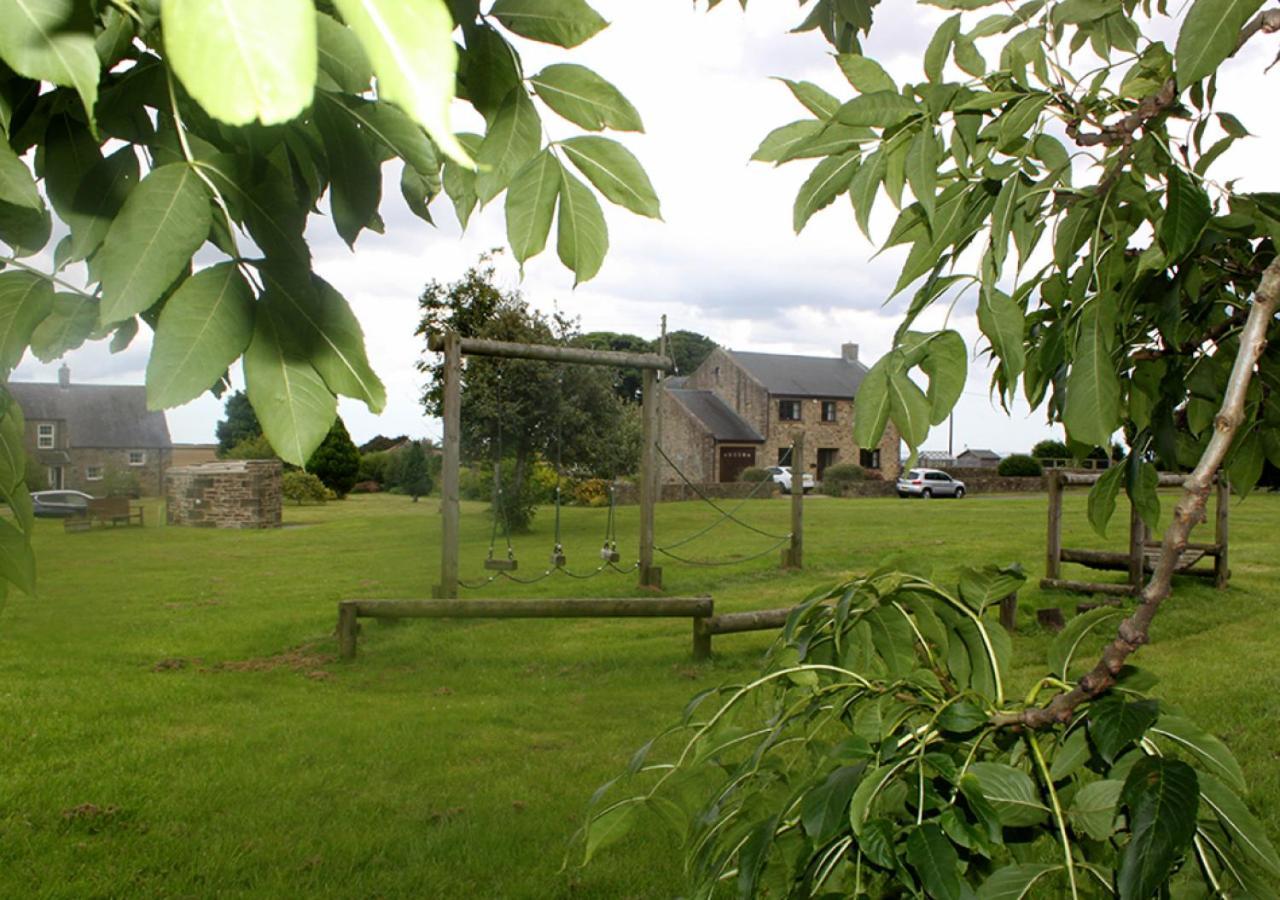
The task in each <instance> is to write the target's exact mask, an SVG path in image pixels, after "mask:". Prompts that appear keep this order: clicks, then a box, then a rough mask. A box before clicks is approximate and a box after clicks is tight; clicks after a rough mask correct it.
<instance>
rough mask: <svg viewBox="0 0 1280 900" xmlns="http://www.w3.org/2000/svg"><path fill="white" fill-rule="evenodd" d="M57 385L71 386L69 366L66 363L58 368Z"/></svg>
mask: <svg viewBox="0 0 1280 900" xmlns="http://www.w3.org/2000/svg"><path fill="white" fill-rule="evenodd" d="M58 385H59V386H61V387H64V388H68V387H71V367H70V366H68V365H67V364H66V363H63V364H62V367H61V368H59V369H58Z"/></svg>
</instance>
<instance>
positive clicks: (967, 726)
mask: <svg viewBox="0 0 1280 900" xmlns="http://www.w3.org/2000/svg"><path fill="white" fill-rule="evenodd" d="M989 718H990V717H989V716H988V715H987V714H986V712H985V711H983V709H982V707H981V706H979V705H978V704H976V703H974V702H973V701H972V700H957V701H955V702H954V703H951V704H949V705H948V706H947V707H946V708H945V709H944V710H942V712H941V713H939V714H938V727H939V728H941V729H942V730H943V731H950V732H952V733H953V734H968V733H969V732H971V731H976V730H978V729H979V728H981V727H982V726H983V725H985V724H987V720H988V719H989Z"/></svg>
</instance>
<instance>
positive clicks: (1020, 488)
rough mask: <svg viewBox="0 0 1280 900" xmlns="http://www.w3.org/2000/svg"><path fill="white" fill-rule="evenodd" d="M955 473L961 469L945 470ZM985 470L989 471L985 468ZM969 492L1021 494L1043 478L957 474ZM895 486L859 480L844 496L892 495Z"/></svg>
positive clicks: (1035, 490) (1037, 485)
mask: <svg viewBox="0 0 1280 900" xmlns="http://www.w3.org/2000/svg"><path fill="white" fill-rule="evenodd" d="M947 471H948V472H949V473H951V474H953V475H954V474H956V472H958V471H963V470H951V469H948V470H947ZM985 471H988V472H989V471H990V470H989V469H988V470H985ZM956 477H958V478H959V479H960V480H961V481H963V482H964V489H965V491H966V492H967V493H969V494H1023V493H1038V492H1040V491H1043V490H1044V489H1045V487H1044V479H1043V478H1002V477H1000V476H999V475H978V476H971V475H957V476H956ZM896 493H897V488H896V487H895V485H894V482H892V481H860V482H855V483H854V484H850V485H848V487H846V488H845V492H844V496H845V497H892V496H893V495H894V494H896Z"/></svg>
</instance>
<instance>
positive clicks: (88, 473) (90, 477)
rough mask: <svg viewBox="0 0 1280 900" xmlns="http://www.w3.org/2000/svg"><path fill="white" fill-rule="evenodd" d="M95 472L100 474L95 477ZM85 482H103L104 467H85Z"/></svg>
mask: <svg viewBox="0 0 1280 900" xmlns="http://www.w3.org/2000/svg"><path fill="white" fill-rule="evenodd" d="M94 472H97V473H98V474H97V475H95V474H93V473H94ZM84 480H85V481H101V480H102V466H85V467H84Z"/></svg>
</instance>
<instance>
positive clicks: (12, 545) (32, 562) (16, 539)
mask: <svg viewBox="0 0 1280 900" xmlns="http://www.w3.org/2000/svg"><path fill="white" fill-rule="evenodd" d="M0 575H3V576H4V578H5V579H6V580H8V581H9V582H10V583H12V584H13V585H14V586H16V587H17V588H18V590H20V591H22V592H23V593H24V594H27V595H29V596H35V592H36V557H35V554H34V553H33V552H32V550H31V540H30V538H29V537H28V536H27V535H26V533H24V532H22V531H19V530H18V529H17V528H15V527H13V525H11V524H10V523H9V522H8V521H7V520H5V519H0Z"/></svg>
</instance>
